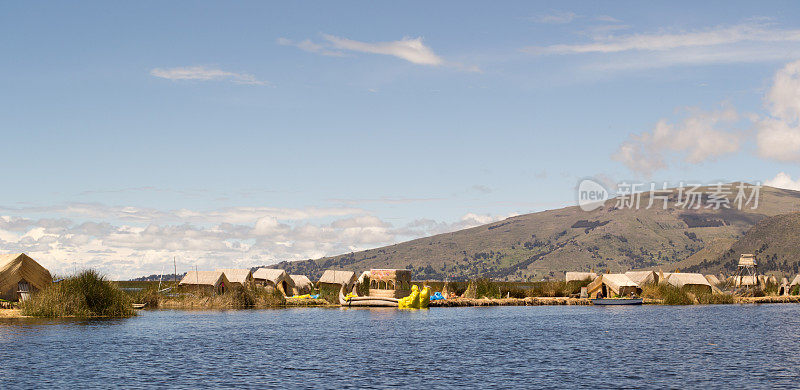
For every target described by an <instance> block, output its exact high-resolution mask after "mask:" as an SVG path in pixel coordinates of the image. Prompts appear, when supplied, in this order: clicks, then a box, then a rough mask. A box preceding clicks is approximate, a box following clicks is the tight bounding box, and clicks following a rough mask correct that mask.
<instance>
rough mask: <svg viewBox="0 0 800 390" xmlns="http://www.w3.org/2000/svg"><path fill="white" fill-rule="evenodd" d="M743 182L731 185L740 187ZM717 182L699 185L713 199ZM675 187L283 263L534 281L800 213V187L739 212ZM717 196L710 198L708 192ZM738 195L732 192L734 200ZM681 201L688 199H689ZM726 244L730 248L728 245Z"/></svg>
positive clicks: (697, 244) (650, 262) (666, 251)
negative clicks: (691, 203) (691, 201)
mask: <svg viewBox="0 0 800 390" xmlns="http://www.w3.org/2000/svg"><path fill="white" fill-rule="evenodd" d="M737 185H738V183H731V184H730V187H731V188H737ZM714 190H715V188H713V187H701V188H699V189H697V190H695V193H702V196H701V197H700V198H699V200H700V201H701V202H702V204H704V205H705V204H707V203H708V201H709V200H713V199H716V198H715V197H714V196H713V194H712V193H713V191H714ZM679 194H680V192H679V191H678V190H673V191H672V192H671V193H670V194H669V197H668V198H667V200H668V206H669V207H668V208H667V209H666V210H665V209H663V208H662V204H663V198H657V197H653V200H654V206H653V207H650V208H646V206H647V205H648V204H649V203H650V194H649V193H647V192H646V193H643V194H642V195H641V199H640V205H641V207H640V208H638V209H635V208H630V207H616V206H617V201H619V200H621V199H620V198H615V199H611V200H608V201H606V203H605V204H604V206H603V207H601V208H599V209H597V210H594V211H590V212H587V211H583V210H581V209H580V208H579V207H577V206H574V207H566V208H562V209H557V210H548V211H543V212H538V213H532V214H525V215H519V216H516V217H512V218H508V219H506V220H504V221H501V222H496V223H492V224H487V225H483V226H478V227H474V228H470V229H465V230H460V231H456V232H452V233H445V234H438V235H435V236H431V237H425V238H420V239H416V240H412V241H407V242H403V243H399V244H395V245H390V246H385V247H381V248H375V249H370V250H365V251H360V252H355V253H347V254H342V255H338V256H332V257H324V258H321V259H316V260H304V261H295V262H281V263H279V264H278V265H277V267H279V268H284V269H286V270H287V271H289V272H290V273H296V274H306V275H309V276H310V277H318V276H319V275H321V273H322V271H324V270H325V269H328V268H334V269H344V270H352V271H357V272H358V271H363V270H368V269H370V268H407V269H411V270H412V271H413V273H414V278H416V279H445V278H450V279H456V280H457V279H467V278H476V277H490V278H493V279H497V280H510V281H530V280H539V279H541V278H546V277H561V276H563V272H565V271H589V270H591V269H595V270H605V269H609V270H612V271H615V272H616V271H625V270H629V269H639V268H647V267H664V268H667V269H670V268H674V266H675V265H676V264H679V263H680V262H682V261H684V260H686V259H688V258H690V257H691V256H692V255H694V254H695V253H698V252H700V251H702V250H703V249H704V248H706V247H709V248H711V247H714V246H719V245H720V244H719V243H728V242H735V241H736V240H738V239H739V238H740V237H741V236H742V235H743V234H744V233H745V232H746V231H748V230H749V229H750V228H751V227H753V226H754V225H755V224H756V223H757V222H759V221H761V220H763V219H765V218H768V217H772V216H775V215H780V214H786V213H789V212H792V211H798V210H799V209H798V206H800V192H797V191H790V190H783V189H777V188H772V187H762V188H761V190H760V192H759V197H758V202H759V203H758V207H757V208H755V209H753V208H751V207H752V205H754V204H755V202H751V203H750V204H749V205H747V206H746V207H743V208H742V209H741V210H740V209H738V207H736V206H733V207H732V208H720V209H714V208H705V207H702V208H700V209H693V208H682V207H677V205H676V203H677V202H678V197H679ZM709 194H712V195H709ZM734 196H735V194H733V195H731V196H730V198H731V199H730V200H731V201H732V200H733V197H734ZM681 199H684V200H685V196H684V197H682V198H681ZM722 246H723V248H725V246H724V245H722Z"/></svg>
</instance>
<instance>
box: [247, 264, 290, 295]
mask: <svg viewBox="0 0 800 390" xmlns="http://www.w3.org/2000/svg"><path fill="white" fill-rule="evenodd" d="M253 280H255V283H256V285H257V286H264V287H272V288H275V289H277V290H278V291H280V292H282V293H283V295H286V296H292V295H294V282H293V281H292V278H290V277H289V274H287V273H286V271H285V270H282V269H277V268H259V269H257V270H255V272H253Z"/></svg>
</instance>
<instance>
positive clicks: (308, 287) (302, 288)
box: [289, 275, 314, 295]
mask: <svg viewBox="0 0 800 390" xmlns="http://www.w3.org/2000/svg"><path fill="white" fill-rule="evenodd" d="M289 277H290V278H291V279H292V283H293V284H294V288H293V291H294V294H295V295H303V294H309V293H311V291H312V290H314V283H313V282H311V279H309V278H308V277H307V276H305V275H289Z"/></svg>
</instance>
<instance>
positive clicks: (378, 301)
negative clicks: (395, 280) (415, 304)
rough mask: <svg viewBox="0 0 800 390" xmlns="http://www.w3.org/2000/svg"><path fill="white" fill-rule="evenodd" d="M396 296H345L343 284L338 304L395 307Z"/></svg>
mask: <svg viewBox="0 0 800 390" xmlns="http://www.w3.org/2000/svg"><path fill="white" fill-rule="evenodd" d="M398 301H400V300H399V299H397V298H389V297H349V298H348V297H346V296H345V293H344V286H342V288H341V289H340V290H339V304H340V305H342V306H359V307H397V306H398V304H397V303H398Z"/></svg>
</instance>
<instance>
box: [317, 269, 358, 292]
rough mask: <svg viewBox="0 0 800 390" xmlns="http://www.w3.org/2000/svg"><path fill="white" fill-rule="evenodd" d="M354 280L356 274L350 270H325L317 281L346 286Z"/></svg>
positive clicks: (349, 285)
mask: <svg viewBox="0 0 800 390" xmlns="http://www.w3.org/2000/svg"><path fill="white" fill-rule="evenodd" d="M355 282H356V274H355V272H351V271H337V270H332V269H329V270H326V271H325V272H323V273H322V277H320V278H319V283H327V284H338V285H345V286H347V287H348V288H350V287H352V286H353V283H355Z"/></svg>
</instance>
